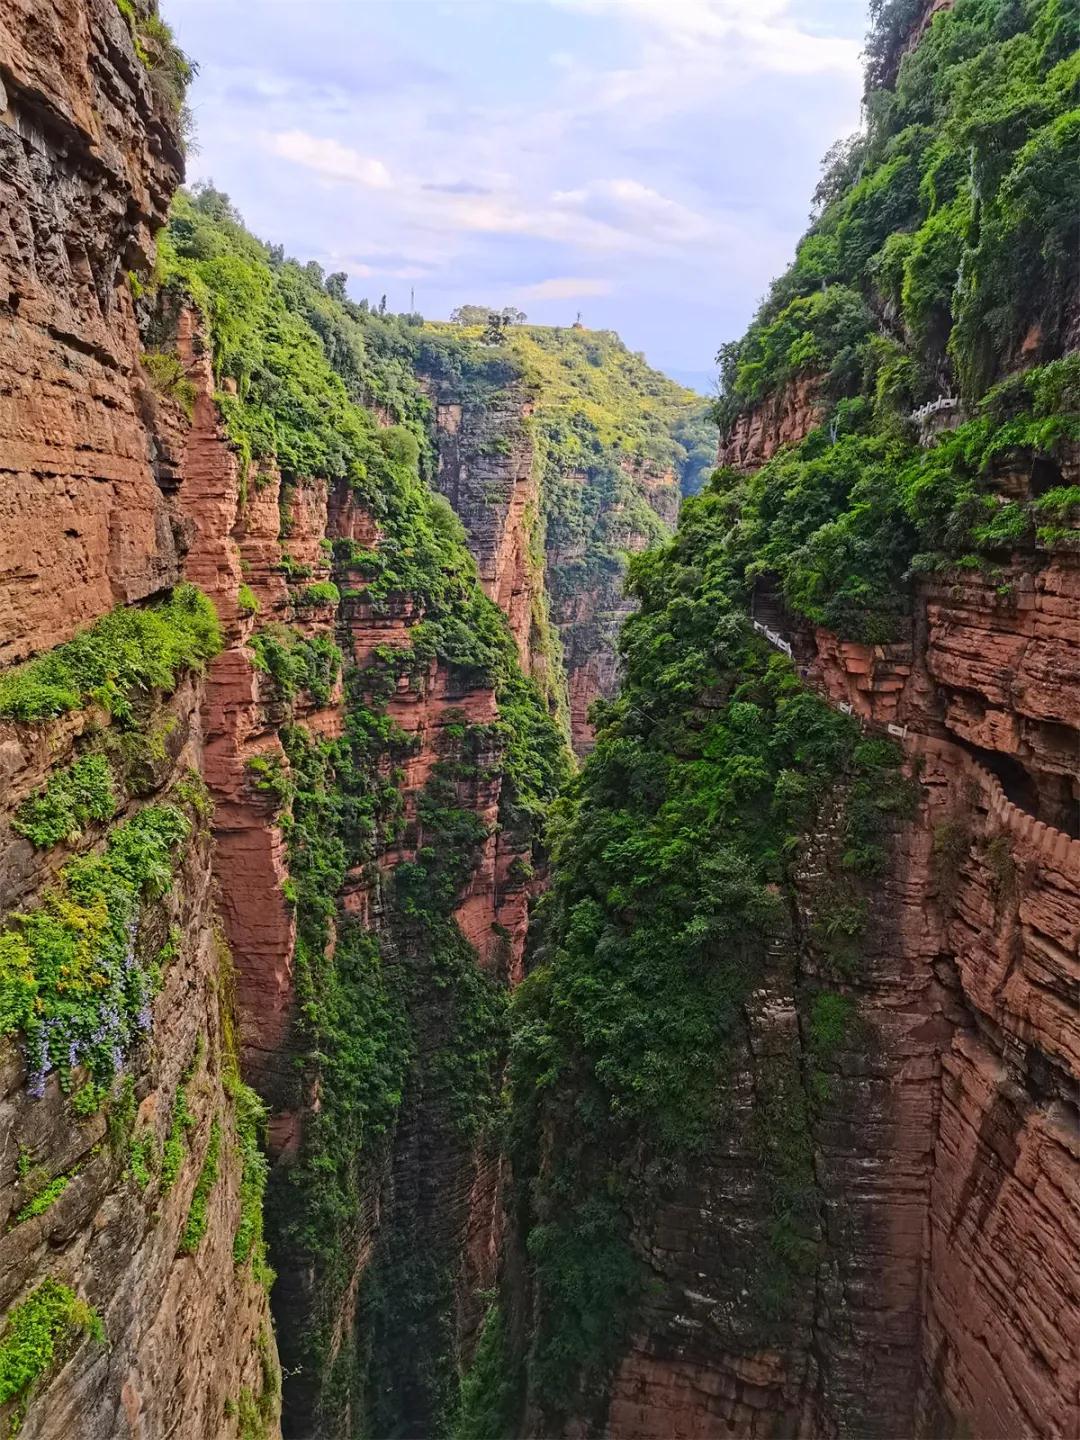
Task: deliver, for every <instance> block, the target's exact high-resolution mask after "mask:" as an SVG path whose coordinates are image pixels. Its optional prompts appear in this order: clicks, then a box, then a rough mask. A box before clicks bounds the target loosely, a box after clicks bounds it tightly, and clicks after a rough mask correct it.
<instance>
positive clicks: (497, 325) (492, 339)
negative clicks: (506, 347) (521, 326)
mask: <svg viewBox="0 0 1080 1440" xmlns="http://www.w3.org/2000/svg"><path fill="white" fill-rule="evenodd" d="M509 328H510V322H509V321H508V320H507V318H506V315H505V314H500V313H499V312H498V311H496V310H492V311H491V312H490V314H489V315H488V317H487V326H486V328H485V330H484V344H485V345H501V344H502V342H503V341H504V340H505V339H506V332H507V330H508V329H509Z"/></svg>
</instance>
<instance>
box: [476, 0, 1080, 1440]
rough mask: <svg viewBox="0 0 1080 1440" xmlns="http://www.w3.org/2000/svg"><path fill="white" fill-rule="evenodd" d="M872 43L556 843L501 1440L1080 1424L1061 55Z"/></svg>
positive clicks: (512, 1279)
mask: <svg viewBox="0 0 1080 1440" xmlns="http://www.w3.org/2000/svg"><path fill="white" fill-rule="evenodd" d="M901 22H902V23H901ZM879 23H880V25H881V29H880V30H879V31H878V32H877V33H875V35H874V36H872V37H871V44H870V47H869V52H868V53H869V55H870V59H871V77H872V81H873V77H874V68H875V66H878V67H882V68H879V71H878V75H877V80H876V82H874V83H876V84H877V86H878V93H877V94H876V95H874V96H873V97H872V104H871V107H870V115H871V121H870V127H869V132H868V135H867V136H866V137H864V138H862V139H860V140H859V141H858V142H857V143H856V144H855V145H854V146H851V147H849V148H848V149H847V151H845V152H841V153H839V154H838V156H837V157H836V158H835V161H834V164H833V166H832V168H831V170H830V171H829V172H828V174H827V175H826V178H825V181H824V183H823V187H822V190H821V192H819V199H820V202H821V205H822V207H823V208H822V213H821V215H820V218H819V219H818V221H817V222H816V223H815V225H814V226H813V228H812V231H811V233H810V235H809V236H808V238H807V240H805V241H804V242H803V245H802V246H801V247H800V250H799V255H798V258H797V260H796V262H795V264H794V266H793V267H792V269H791V270H790V271H789V272H788V273H787V274H786V275H785V276H784V277H783V278H782V279H781V280H780V281H778V282H777V283H776V285H775V287H774V289H773V292H772V293H771V295H770V296H769V298H768V299H767V300H766V302H765V304H764V305H763V307H762V311H761V313H760V314H759V316H758V318H757V319H756V320H755V322H754V325H753V326H752V327H751V330H750V332H749V334H748V335H747V337H745V338H744V340H742V341H740V342H738V343H737V344H735V345H733V346H730V347H726V348H725V351H724V352H723V357H722V368H723V375H724V380H725V393H724V396H723V397H722V400H721V402H720V404H719V405H718V407H717V408H718V416H719V418H720V420H721V422H722V438H721V446H720V460H721V466H722V469H721V472H720V474H719V475H718V476H717V478H716V479H715V480H714V482H713V483H712V485H711V486H710V487H707V488H706V490H705V492H704V493H703V495H702V496H701V498H700V500H697V501H694V502H692V503H691V504H689V505H688V506H687V507H685V508H684V513H683V518H682V520H681V522H680V528H679V531H678V532H677V534H676V537H675V539H674V541H673V542H672V544H671V545H670V546H669V547H667V548H666V549H665V550H664V551H662V552H661V553H660V554H658V555H655V556H648V557H644V558H643V559H642V561H640V562H639V563H638V564H637V565H636V566H634V567H633V568H632V571H631V580H632V589H633V590H634V592H635V594H636V597H637V598H638V600H639V602H640V607H641V608H640V612H639V613H638V614H636V615H635V616H634V617H633V618H631V619H630V620H629V622H628V623H627V625H626V628H625V629H624V631H623V639H622V642H621V648H622V653H623V658H624V662H625V667H626V678H625V680H624V687H623V692H622V694H621V696H620V698H619V699H618V700H617V701H616V702H615V704H614V705H613V706H612V707H611V709H610V710H609V711H608V712H607V713H606V715H605V723H604V726H603V728H602V731H601V734H600V736H599V740H598V744H597V748H596V750H595V752H594V755H593V757H592V759H591V760H590V763H589V765H588V766H587V767H586V769H585V771H584V773H583V776H582V779H581V782H580V786H579V790H578V793H577V808H576V810H575V811H574V813H572V814H571V815H570V816H569V817H568V818H567V820H566V822H565V828H564V829H563V830H562V831H561V832H560V835H559V838H558V841H557V844H556V849H555V881H554V886H553V894H552V899H551V902H550V904H549V906H548V911H547V914H546V918H545V922H544V925H543V927H542V929H541V935H542V939H541V942H540V947H539V949H538V960H539V962H540V964H539V966H538V969H537V970H536V972H535V974H534V975H533V976H531V977H530V979H529V981H528V982H527V984H526V987H525V988H524V990H523V991H522V993H521V997H520V1000H519V1019H520V1030H519V1037H520V1038H519V1041H518V1045H517V1049H516V1061H515V1075H516V1081H517V1088H516V1091H515V1099H516V1112H517V1116H518V1122H519V1127H518V1137H517V1148H516V1150H515V1163H516V1166H517V1169H518V1172H519V1177H520V1180H521V1190H520V1192H519V1200H520V1210H519V1212H518V1213H519V1215H520V1216H521V1218H522V1227H523V1237H522V1238H523V1241H524V1246H525V1249H526V1252H527V1254H528V1255H529V1257H530V1261H531V1265H530V1268H529V1270H528V1272H527V1275H523V1274H522V1273H521V1271H520V1269H518V1268H517V1267H513V1268H512V1269H511V1271H510V1273H509V1276H508V1280H507V1282H506V1284H505V1286H504V1293H503V1302H502V1304H503V1316H504V1322H503V1333H504V1335H505V1337H506V1339H505V1347H506V1348H505V1363H506V1364H507V1365H510V1366H513V1365H515V1364H516V1365H518V1366H519V1367H520V1368H519V1370H518V1371H517V1372H516V1373H517V1374H518V1375H519V1376H520V1382H521V1383H520V1388H519V1389H518V1390H515V1391H514V1392H513V1393H512V1394H510V1395H506V1394H503V1395H502V1397H501V1403H504V1405H505V1407H506V1409H505V1413H506V1414H508V1415H510V1414H514V1413H516V1414H517V1415H518V1416H519V1418H518V1420H517V1423H518V1425H519V1428H520V1430H521V1432H522V1433H534V1432H538V1433H560V1434H567V1435H581V1434H607V1435H611V1436H619V1437H620V1440H624V1437H655V1440H659V1437H661V1436H667V1435H682V1436H702V1437H704V1436H707V1435H712V1434H715V1433H717V1432H718V1431H723V1430H725V1429H730V1430H731V1431H732V1433H735V1434H740V1435H760V1436H766V1435H774V1434H777V1433H784V1434H800V1435H829V1436H844V1435H850V1436H855V1435H858V1436H863V1435H881V1436H892V1437H899V1436H908V1435H960V1434H977V1435H983V1434H985V1435H1000V1436H1006V1435H1040V1436H1042V1435H1045V1436H1063V1435H1067V1434H1069V1433H1071V1432H1072V1431H1073V1430H1074V1429H1075V1428H1076V1425H1077V1422H1078V1416H1077V1411H1076V1397H1075V1393H1074V1389H1073V1386H1072V1384H1071V1382H1070V1380H1069V1378H1068V1377H1069V1375H1070V1373H1071V1372H1073V1371H1075V1368H1076V1364H1077V1354H1076V1346H1075V1339H1074V1338H1072V1337H1074V1336H1075V1332H1076V1325H1077V1311H1078V1307H1080V1292H1078V1291H1077V1288H1076V1285H1075V1283H1074V1279H1073V1277H1072V1272H1073V1270H1074V1268H1075V1265H1074V1261H1073V1260H1070V1258H1069V1255H1070V1252H1073V1253H1074V1251H1075V1241H1074V1240H1070V1238H1069V1237H1070V1234H1072V1233H1073V1232H1074V1231H1075V1226H1076V1218H1075V1206H1074V1202H1073V1200H1071V1199H1069V1198H1068V1197H1069V1196H1070V1195H1074V1194H1075V1193H1076V1188H1077V1179H1078V1176H1077V1163H1078V1160H1080V1150H1078V1132H1077V1113H1076V1107H1075V1094H1076V1084H1077V1079H1078V1075H1080V1072H1078V1070H1077V1060H1076V1055H1075V1050H1074V1041H1075V1034H1076V1024H1075V1003H1074V997H1075V994H1076V986H1077V981H1078V979H1080V974H1078V970H1077V958H1076V957H1077V951H1078V945H1080V871H1078V869H1077V866H1078V863H1080V840H1078V839H1077V813H1078V797H1080V789H1078V787H1080V765H1078V758H1080V735H1078V732H1077V727H1076V717H1077V714H1078V713H1080V707H1078V701H1080V696H1078V695H1077V693H1076V684H1075V677H1076V665H1077V645H1078V642H1080V632H1078V630H1077V627H1076V624H1075V620H1074V618H1073V617H1074V616H1075V614H1076V610H1077V596H1076V586H1077V577H1078V571H1077V563H1076V550H1077V530H1076V517H1077V508H1076V495H1077V492H1076V489H1075V486H1076V478H1077V463H1076V462H1077V456H1076V441H1077V437H1078V434H1080V421H1078V418H1077V416H1078V413H1080V390H1078V387H1077V380H1076V377H1077V357H1076V354H1075V352H1074V351H1073V350H1072V349H1071V348H1070V347H1071V346H1073V345H1074V344H1075V314H1076V304H1077V292H1076V284H1075V275H1074V274H1073V273H1072V272H1070V271H1068V270H1067V269H1064V268H1058V267H1056V265H1055V262H1054V260H1053V258H1052V257H1053V255H1054V254H1056V253H1057V252H1056V246H1057V244H1058V243H1059V242H1060V244H1061V245H1063V246H1064V247H1065V249H1069V248H1073V247H1075V245H1076V242H1077V238H1078V237H1077V232H1076V224H1075V216H1072V217H1071V218H1070V217H1066V216H1064V215H1059V214H1056V213H1055V212H1054V210H1053V207H1052V205H1051V204H1050V203H1049V202H1048V201H1047V202H1045V203H1044V202H1043V201H1040V202H1039V203H1038V205H1037V206H1036V205H1035V204H1034V201H1033V200H1032V208H1024V207H1025V206H1027V203H1028V202H1027V201H1026V200H1024V201H1021V199H1020V197H1021V195H1028V196H1029V197H1033V196H1034V194H1035V193H1036V191H1038V192H1039V193H1041V187H1042V188H1047V193H1049V190H1052V188H1053V185H1054V184H1055V182H1054V180H1053V179H1052V176H1053V175H1054V174H1057V175H1058V176H1060V175H1061V174H1063V173H1064V169H1065V168H1067V167H1068V165H1069V164H1071V163H1073V161H1072V160H1070V159H1068V158H1067V155H1072V154H1073V152H1072V151H1071V150H1070V149H1069V147H1070V146H1071V145H1074V143H1075V119H1074V117H1073V116H1071V115H1069V114H1068V113H1067V106H1068V104H1069V103H1070V102H1069V100H1068V99H1067V98H1066V97H1067V95H1068V94H1070V93H1071V90H1070V86H1071V84H1072V80H1073V78H1074V66H1075V55H1074V53H1073V46H1074V43H1075V33H1074V28H1073V27H1070V26H1069V25H1067V24H1064V23H1063V21H1062V16H1061V12H1060V11H1059V10H1058V8H1057V7H1055V6H1053V5H1034V6H1032V7H1029V9H1028V11H1026V12H1025V13H1024V15H1020V14H1019V13H1018V12H1017V11H1015V10H1014V9H1012V8H1011V7H1009V6H1006V5H1002V6H997V7H995V6H989V7H988V6H980V5H976V4H965V3H964V0H957V4H956V5H955V6H950V5H936V6H920V5H906V6H905V5H894V6H890V7H884V8H883V10H882V13H881V15H880V16H879ZM890 57H891V58H890ZM1005 72H1008V74H1010V75H1011V76H1012V77H1013V79H1014V81H1015V82H1016V84H1017V87H1018V88H1017V90H1016V94H1017V95H1018V96H1019V95H1021V94H1022V95H1023V97H1024V99H1023V101H1022V102H1021V106H1020V111H1022V113H1023V117H1024V118H1023V121H1022V122H1021V123H1019V124H1018V126H1017V128H1016V130H1014V131H1010V132H1009V134H1008V135H1005V134H1004V133H1003V131H1002V130H1001V129H1000V128H995V126H994V124H993V122H992V120H991V119H990V118H989V117H990V114H991V112H992V111H993V106H994V104H995V103H996V101H995V96H996V95H997V94H998V93H999V88H1000V85H1001V84H1002V83H1004V82H1003V80H1002V76H1003V74H1004V73H1005ZM976 73H978V74H980V75H983V76H984V77H987V78H986V79H985V80H984V81H983V82H981V83H980V84H975V85H974V88H973V89H972V88H963V86H962V85H961V81H960V76H961V74H963V76H965V77H966V79H967V80H968V81H971V80H972V77H974V76H975V75H976ZM991 75H993V76H994V77H995V78H994V80H993V81H992V82H991V81H990V80H989V78H988V77H989V76H991ZM882 80H885V81H886V82H887V83H888V85H889V86H894V88H893V89H892V90H891V91H888V92H886V91H882V90H881V89H880V84H881V81H882ZM960 95H962V97H963V99H962V102H961V100H960V99H959V98H958V97H959V96H960ZM1020 111H1018V112H1015V113H1017V114H1019V113H1020ZM984 121H986V122H987V124H988V126H989V128H988V129H987V130H985V131H980V130H979V126H980V125H981V124H982V123H983V122H984ZM909 126H914V127H915V128H914V129H909V128H908V127H909ZM920 127H925V128H920ZM991 131H992V133H993V139H992V140H991V139H990V138H989V136H990V133H991ZM1066 133H1068V134H1069V135H1070V136H1072V137H1073V139H1071V140H1069V141H1066V140H1065V135H1066ZM977 135H978V136H981V138H979V139H976V136H977ZM935 136H936V137H937V138H936V140H934V139H933V138H932V137H935ZM969 143H970V145H971V146H972V147H973V148H971V149H970V150H969V149H966V148H964V147H966V146H968V145H969ZM954 146H955V147H956V152H955V153H953V149H952V147H954ZM984 146H985V147H988V148H986V149H984V148H983V147H984ZM961 151H962V154H963V158H962V160H961V159H960V158H959V157H960V153H961ZM1036 157H1039V158H1038V160H1037V161H1036ZM1036 164H1037V165H1038V166H1039V167H1040V175H1039V177H1036V175H1035V173H1034V172H1035V166H1036ZM1043 166H1045V167H1046V168H1045V169H1044V168H1042V167H1043ZM969 173H970V174H971V175H972V176H973V177H974V178H973V180H972V183H971V186H970V187H969V186H968V183H967V176H968V175H969ZM946 175H950V176H951V177H952V178H951V179H948V180H947V179H946ZM974 192H977V193H978V194H979V197H980V206H981V208H980V210H979V213H978V215H977V216H975V217H974V219H972V213H973V212H972V205H973V200H972V195H973V193H974ZM1021 209H1023V213H1024V214H1025V215H1026V216H1028V217H1029V220H1030V223H1032V224H1033V225H1034V226H1035V232H1034V233H1031V232H1024V233H1023V235H1022V238H1018V236H1020V235H1021V231H1022V229H1023V225H1025V224H1027V223H1028V221H1023V222H1022V221H1021V219H1020V211H1021ZM1036 214H1038V215H1039V217H1040V218H1039V219H1038V221H1035V220H1034V218H1033V217H1034V216H1035V215H1036ZM969 220H970V221H971V224H970V225H969V224H968V222H969ZM1021 249H1022V250H1023V254H1024V256H1025V257H1027V258H1024V259H1021V258H1020V250H1021ZM1026 265H1030V266H1032V267H1033V268H1032V269H1031V270H1030V271H1029V272H1026V273H1024V274H1023V275H1022V276H1021V275H1020V273H1019V271H1018V267H1021V268H1022V267H1023V266H1026ZM958 274H959V276H960V280H961V282H962V283H958V281H957V276H958ZM939 396H942V397H944V398H942V399H941V400H940V401H939V400H938V397H939ZM928 402H932V403H928ZM751 622H752V623H751ZM770 656H771V658H770ZM1051 677H1053V679H1051ZM848 726H853V727H854V728H853V729H848V728H847V727H848ZM1020 1277H1023V1278H1022V1280H1021V1278H1020ZM523 1317H524V1318H523ZM1066 1336H1068V1337H1070V1338H1067V1339H1066V1338H1065V1337H1066ZM484 1393H485V1395H486V1397H487V1403H488V1404H491V1403H493V1400H492V1397H493V1395H494V1394H495V1392H494V1391H493V1389H492V1388H491V1386H490V1384H489V1386H488V1388H487V1390H486V1391H485V1392H484ZM515 1407H518V1408H517V1409H516V1410H515ZM521 1417H523V1418H521Z"/></svg>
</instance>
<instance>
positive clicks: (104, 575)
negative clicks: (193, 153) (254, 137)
mask: <svg viewBox="0 0 1080 1440" xmlns="http://www.w3.org/2000/svg"><path fill="white" fill-rule="evenodd" d="M0 41H2V45H0V54H2V57H3V58H2V60H0V75H2V81H3V87H4V90H3V96H2V97H0V98H2V101H3V105H4V109H3V112H2V124H0V144H2V145H3V162H2V164H3V171H2V181H3V206H4V209H3V216H2V226H3V231H2V233H3V252H2V256H0V263H2V264H3V271H4V301H3V304H4V324H3V334H2V337H0V346H2V350H0V363H2V364H3V368H4V373H5V375H6V376H7V377H8V380H7V384H6V385H5V390H4V395H3V400H2V410H0V442H2V444H0V453H2V459H0V464H2V465H3V469H4V475H5V483H4V500H3V505H4V521H5V524H4V530H5V533H6V535H7V537H8V543H9V544H11V543H12V542H13V540H14V537H15V536H16V535H18V536H19V537H20V539H19V547H18V553H17V554H12V555H11V556H10V557H9V559H8V560H7V562H6V563H5V565H4V567H3V571H2V574H0V583H2V586H3V589H2V598H0V619H2V622H3V623H2V627H0V628H2V638H0V659H2V661H3V663H5V664H11V663H12V662H14V661H16V660H20V659H22V658H23V657H25V656H27V655H30V654H33V653H35V652H37V651H40V650H42V649H47V648H48V647H49V646H51V645H55V644H58V643H60V642H61V641H63V640H66V639H68V638H70V636H71V634H72V633H73V631H74V630H75V628H76V627H77V626H78V625H80V624H85V623H86V622H88V621H90V620H93V619H95V618H96V617H97V616H98V615H100V614H102V613H103V612H104V611H105V610H107V609H109V608H110V607H111V606H113V605H115V604H117V603H120V602H125V603H126V602H130V601H134V600H141V599H143V598H145V597H146V596H148V595H152V594H154V593H155V592H156V591H158V590H160V589H161V588H162V587H163V586H165V585H167V584H169V583H170V581H171V580H172V579H175V577H176V574H177V572H178V568H179V560H178V548H177V539H176V536H175V535H174V533H173V529H172V525H171V523H170V515H169V507H168V503H167V501H166V498H165V497H164V496H163V495H162V493H161V490H160V489H159V487H158V486H157V484H155V476H154V472H153V469H152V467H151V465H150V464H149V463H148V458H149V457H148V453H147V435H146V428H145V425H144V423H143V418H142V416H141V414H140V408H139V407H140V399H141V391H142V381H141V379H140V376H139V370H138V357H139V354H140V350H141V345H140V341H139V336H138V329H137V326H136V322H135V314H134V306H133V300H132V292H131V287H130V285H129V282H128V273H129V272H138V273H142V274H145V272H146V270H147V268H148V266H149V261H150V256H151V254H152V249H153V238H152V237H153V233H154V231H155V230H156V229H157V228H158V227H159V226H160V225H161V224H162V223H163V222H164V219H165V211H166V208H167V206H168V203H169V197H170V195H171V194H172V191H173V189H174V188H175V186H176V184H177V181H178V179H179V174H180V170H181V168H182V158H181V154H180V150H179V147H178V140H177V136H176V133H175V128H174V120H173V118H172V117H171V116H170V115H169V113H168V110H167V108H165V107H163V105H162V103H161V101H160V100H158V99H157V97H156V94H155V91H154V90H153V89H152V87H151V82H150V77H149V75H148V73H147V71H146V69H145V67H144V66H143V65H142V64H141V63H140V61H139V60H138V59H137V57H136V55H135V51H134V48H133V42H132V38H131V36H130V34H129V33H128V29H127V26H126V25H125V23H124V20H123V18H122V16H121V15H120V13H119V11H118V10H117V8H116V6H115V4H113V3H111V0H110V3H105V0H100V3H97V4H93V5H87V4H83V3H81V0H69V3H61V0H57V3H50V4H46V5H37V4H31V3H29V0H27V3H26V4H11V5H7V6H5V9H4V14H3V16H2V17H0Z"/></svg>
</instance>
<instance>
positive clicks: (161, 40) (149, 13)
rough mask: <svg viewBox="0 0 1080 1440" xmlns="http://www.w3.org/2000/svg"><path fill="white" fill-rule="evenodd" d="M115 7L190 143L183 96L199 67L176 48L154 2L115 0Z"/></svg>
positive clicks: (154, 86) (153, 85)
mask: <svg viewBox="0 0 1080 1440" xmlns="http://www.w3.org/2000/svg"><path fill="white" fill-rule="evenodd" d="M116 8H117V9H118V10H119V11H120V14H121V15H122V16H123V17H124V21H125V23H126V24H127V27H128V31H129V32H130V34H131V39H132V42H133V43H134V46H135V54H136V55H137V56H138V58H139V59H140V60H141V61H142V63H143V65H144V66H145V67H146V72H147V75H148V76H149V78H150V85H151V88H152V89H153V91H154V93H155V95H157V96H158V98H159V99H160V101H161V102H162V104H163V105H164V106H165V108H166V109H167V110H168V111H169V112H170V113H171V114H172V115H174V116H175V117H176V118H177V120H178V121H179V128H180V136H181V139H182V140H183V141H184V142H186V141H188V140H189V139H190V137H191V132H192V129H193V126H192V122H191V116H190V113H189V112H188V110H187V107H186V105H185V104H184V97H185V95H186V94H187V88H188V86H189V85H190V84H191V81H192V80H193V79H194V77H195V74H196V71H197V69H198V67H197V66H196V65H195V63H194V62H193V61H192V60H190V59H189V58H188V56H187V55H185V54H184V52H183V51H182V50H181V49H180V47H179V46H178V45H177V43H176V40H175V39H174V38H173V33H172V30H171V29H170V28H169V26H168V25H167V24H166V23H165V21H164V20H162V18H161V16H160V15H159V14H158V13H157V9H156V5H155V4H154V3H153V0H116Z"/></svg>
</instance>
